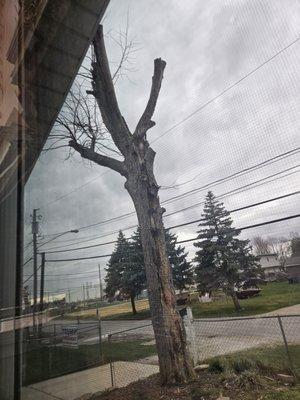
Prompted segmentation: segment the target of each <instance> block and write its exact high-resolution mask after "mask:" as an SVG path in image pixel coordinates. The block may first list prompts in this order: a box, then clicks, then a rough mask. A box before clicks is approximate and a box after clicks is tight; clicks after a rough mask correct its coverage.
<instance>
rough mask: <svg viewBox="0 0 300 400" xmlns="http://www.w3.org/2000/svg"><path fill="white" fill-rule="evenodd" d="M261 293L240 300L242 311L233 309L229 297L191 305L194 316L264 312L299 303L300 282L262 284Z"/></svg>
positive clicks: (241, 314)
mask: <svg viewBox="0 0 300 400" xmlns="http://www.w3.org/2000/svg"><path fill="white" fill-rule="evenodd" d="M261 289H262V291H261V294H260V295H259V296H257V297H253V298H252V299H247V300H240V302H241V306H242V307H243V310H242V311H239V312H237V311H235V310H234V307H233V304H232V301H231V299H229V298H228V299H227V300H217V301H214V302H212V303H199V302H195V303H193V305H192V309H193V315H194V317H195V318H211V317H234V316H246V315H258V314H265V313H268V312H271V311H275V310H277V309H279V308H282V307H288V306H292V305H295V304H300V284H293V285H290V284H288V283H285V282H280V283H276V282H274V283H269V284H267V285H265V286H262V288H261Z"/></svg>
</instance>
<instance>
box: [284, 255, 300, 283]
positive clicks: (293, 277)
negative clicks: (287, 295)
mask: <svg viewBox="0 0 300 400" xmlns="http://www.w3.org/2000/svg"><path fill="white" fill-rule="evenodd" d="M285 269H286V273H287V276H288V280H289V282H290V283H300V254H295V255H293V256H291V257H289V258H288V259H287V260H286V268H285Z"/></svg>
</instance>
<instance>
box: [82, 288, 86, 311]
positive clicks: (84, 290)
mask: <svg viewBox="0 0 300 400" xmlns="http://www.w3.org/2000/svg"><path fill="white" fill-rule="evenodd" d="M82 289H83V306H84V307H85V290H84V284H83V285H82Z"/></svg>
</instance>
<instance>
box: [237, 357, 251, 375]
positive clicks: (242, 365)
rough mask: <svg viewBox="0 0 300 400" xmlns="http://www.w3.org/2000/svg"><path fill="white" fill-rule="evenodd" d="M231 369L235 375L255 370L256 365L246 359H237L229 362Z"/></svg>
mask: <svg viewBox="0 0 300 400" xmlns="http://www.w3.org/2000/svg"><path fill="white" fill-rule="evenodd" d="M231 368H232V369H233V371H234V372H235V373H236V374H241V373H243V372H245V371H250V370H254V369H256V364H255V363H254V362H253V361H252V360H249V359H247V358H238V359H237V360H233V361H232V362H231Z"/></svg>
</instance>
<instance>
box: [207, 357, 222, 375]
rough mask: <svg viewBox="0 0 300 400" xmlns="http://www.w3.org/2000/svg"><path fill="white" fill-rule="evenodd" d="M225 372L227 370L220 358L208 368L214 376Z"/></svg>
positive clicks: (215, 359) (214, 360) (213, 361)
mask: <svg viewBox="0 0 300 400" xmlns="http://www.w3.org/2000/svg"><path fill="white" fill-rule="evenodd" d="M225 370H226V367H225V365H224V364H223V363H222V361H221V360H220V359H219V358H214V359H213V360H212V361H211V362H210V364H209V368H208V371H209V372H212V373H214V374H221V373H222V372H224V371H225Z"/></svg>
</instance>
